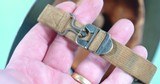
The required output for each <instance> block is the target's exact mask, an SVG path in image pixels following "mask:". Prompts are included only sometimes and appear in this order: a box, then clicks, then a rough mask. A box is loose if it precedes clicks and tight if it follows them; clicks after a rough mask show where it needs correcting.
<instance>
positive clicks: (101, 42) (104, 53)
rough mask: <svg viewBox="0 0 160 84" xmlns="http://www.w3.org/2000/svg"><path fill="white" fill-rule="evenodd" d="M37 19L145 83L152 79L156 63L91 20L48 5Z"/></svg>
mask: <svg viewBox="0 0 160 84" xmlns="http://www.w3.org/2000/svg"><path fill="white" fill-rule="evenodd" d="M38 21H39V22H40V23H42V24H45V25H47V26H49V27H50V28H52V29H53V30H54V31H56V32H57V33H59V34H60V35H63V36H65V37H67V38H68V39H70V40H72V41H73V42H75V43H76V44H77V45H79V46H80V47H82V48H85V49H86V50H89V51H90V52H93V53H94V54H96V55H99V56H101V57H102V58H104V59H105V60H107V61H109V62H110V63H111V64H113V65H115V66H117V67H119V68H120V69H122V70H123V71H125V72H126V73H128V74H130V75H131V76H133V77H135V78H137V79H139V80H140V81H142V82H143V83H147V84H148V83H149V82H150V81H151V79H152V77H153V75H154V73H155V72H156V66H154V65H153V64H152V63H150V62H149V61H147V60H145V59H144V58H142V57H140V56H138V55H137V54H135V53H134V52H132V50H131V49H129V48H128V47H126V46H124V45H122V44H120V43H118V42H117V41H115V40H113V39H112V38H111V36H110V35H109V34H108V33H107V32H105V31H103V30H101V29H100V28H97V27H96V26H94V25H92V24H87V25H83V24H81V23H80V22H78V21H76V18H75V16H74V15H73V14H69V13H67V12H64V11H63V10H60V9H58V8H55V7H53V6H51V5H47V6H46V8H45V9H44V10H43V12H42V13H41V15H40V16H39V18H38Z"/></svg>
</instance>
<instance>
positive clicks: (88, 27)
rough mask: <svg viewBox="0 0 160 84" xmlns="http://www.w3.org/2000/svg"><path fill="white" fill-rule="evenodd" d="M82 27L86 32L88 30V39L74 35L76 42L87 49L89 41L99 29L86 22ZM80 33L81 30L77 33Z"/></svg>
mask: <svg viewBox="0 0 160 84" xmlns="http://www.w3.org/2000/svg"><path fill="white" fill-rule="evenodd" d="M83 29H85V30H86V32H88V33H87V35H90V39H88V40H85V37H79V36H77V37H76V42H77V44H78V45H80V46H81V47H84V48H86V49H88V47H89V46H90V44H91V42H92V41H93V40H94V38H95V36H96V35H97V33H98V32H99V29H98V28H96V27H95V26H94V25H92V24H87V25H86V26H85V27H84V28H83ZM81 33H82V32H79V34H81Z"/></svg>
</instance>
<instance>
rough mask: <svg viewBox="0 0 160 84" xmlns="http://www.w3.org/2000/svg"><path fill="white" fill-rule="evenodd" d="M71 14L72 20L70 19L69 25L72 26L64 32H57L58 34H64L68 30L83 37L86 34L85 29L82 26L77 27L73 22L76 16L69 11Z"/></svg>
mask: <svg viewBox="0 0 160 84" xmlns="http://www.w3.org/2000/svg"><path fill="white" fill-rule="evenodd" d="M70 15H71V18H72V21H71V27H72V28H69V29H67V30H65V31H64V32H62V33H59V34H60V35H66V34H67V33H68V32H69V31H71V32H73V33H75V34H76V35H78V36H81V37H85V36H86V35H87V34H86V32H85V30H84V29H83V28H79V27H77V26H76V25H75V22H76V17H75V16H74V15H73V14H72V13H70ZM79 32H82V33H81V34H79Z"/></svg>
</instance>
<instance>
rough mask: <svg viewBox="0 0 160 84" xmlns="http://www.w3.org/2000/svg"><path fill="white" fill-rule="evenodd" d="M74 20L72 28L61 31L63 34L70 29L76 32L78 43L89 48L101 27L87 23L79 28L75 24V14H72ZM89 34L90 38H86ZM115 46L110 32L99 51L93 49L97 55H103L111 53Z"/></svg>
mask: <svg viewBox="0 0 160 84" xmlns="http://www.w3.org/2000/svg"><path fill="white" fill-rule="evenodd" d="M70 15H71V18H72V21H71V27H72V28H70V29H67V30H65V31H64V32H62V33H60V34H61V35H66V34H67V33H68V32H69V31H70V32H73V33H75V34H76V38H75V41H76V44H78V45H79V46H81V47H83V48H85V49H87V50H88V48H89V46H90V44H91V43H92V41H93V40H94V38H95V36H96V35H97V33H98V32H99V31H100V29H99V28H97V27H96V26H94V25H92V24H87V25H85V26H84V27H83V28H79V27H77V26H76V25H75V21H76V18H75V16H74V15H73V14H70ZM88 35H89V38H88V39H87V40H86V37H87V36H88ZM112 48H113V43H112V40H111V37H110V35H109V34H108V33H106V37H105V39H104V40H103V42H102V43H101V45H100V46H99V48H98V50H97V51H92V52H93V53H96V54H97V55H103V54H107V53H109V52H110V51H111V50H112Z"/></svg>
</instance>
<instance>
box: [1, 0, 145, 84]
mask: <svg viewBox="0 0 160 84" xmlns="http://www.w3.org/2000/svg"><path fill="white" fill-rule="evenodd" d="M102 6H103V0H82V1H81V3H79V4H78V5H76V4H75V3H73V2H64V3H61V4H59V5H57V6H56V7H57V8H60V9H62V10H64V11H66V12H70V13H74V15H75V16H76V18H77V20H78V21H80V22H81V23H83V24H88V23H92V22H93V21H94V20H95V18H96V17H97V16H98V14H99V13H100V11H101V9H102ZM74 10H75V11H74ZM73 11H74V12H73ZM133 31H134V27H133V24H132V23H131V22H130V21H129V20H127V19H122V20H120V21H118V22H117V23H116V24H115V25H114V26H113V27H112V28H111V29H110V31H109V33H110V34H111V36H112V38H113V39H115V40H116V41H118V42H120V43H121V44H123V45H125V44H126V43H127V42H128V40H129V39H130V37H131V36H132V34H133ZM76 49H77V46H75V44H73V43H71V42H70V41H69V40H67V39H66V38H64V37H62V36H59V35H57V34H56V33H55V32H54V31H52V30H51V29H50V28H48V27H46V26H44V25H42V24H40V23H38V24H36V25H35V26H34V27H33V28H32V29H31V30H30V31H29V32H28V34H27V35H26V36H25V37H24V38H23V40H22V41H21V42H20V44H19V45H18V47H17V48H16V50H15V52H14V54H13V56H12V58H11V60H10V62H9V64H8V66H7V67H6V69H4V70H1V71H0V83H3V84H13V83H16V84H17V83H20V84H77V83H78V82H76V81H75V80H74V79H73V78H72V77H71V75H70V68H71V65H72V63H73V59H74V53H75V51H76ZM133 51H134V52H136V53H137V54H139V55H141V56H143V57H144V58H146V56H147V51H146V49H145V48H144V47H142V46H136V47H135V48H133ZM109 65H110V63H109V62H107V61H106V60H104V59H102V58H100V57H99V56H95V55H94V54H92V53H90V55H89V56H88V57H87V58H86V59H85V60H84V61H83V62H82V63H81V64H80V65H79V66H78V67H77V69H76V70H75V71H76V72H77V73H78V74H81V75H83V76H84V77H85V78H86V79H88V80H89V81H90V82H92V83H93V84H98V83H99V82H100V80H101V78H102V76H103V75H104V74H105V71H106V70H107V69H108V67H109ZM132 81H133V78H132V77H131V76H130V75H128V74H127V73H125V72H123V71H122V70H121V69H119V68H115V69H114V71H113V72H112V73H111V74H110V76H109V77H108V78H106V79H105V80H104V81H103V82H102V84H131V83H132Z"/></svg>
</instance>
